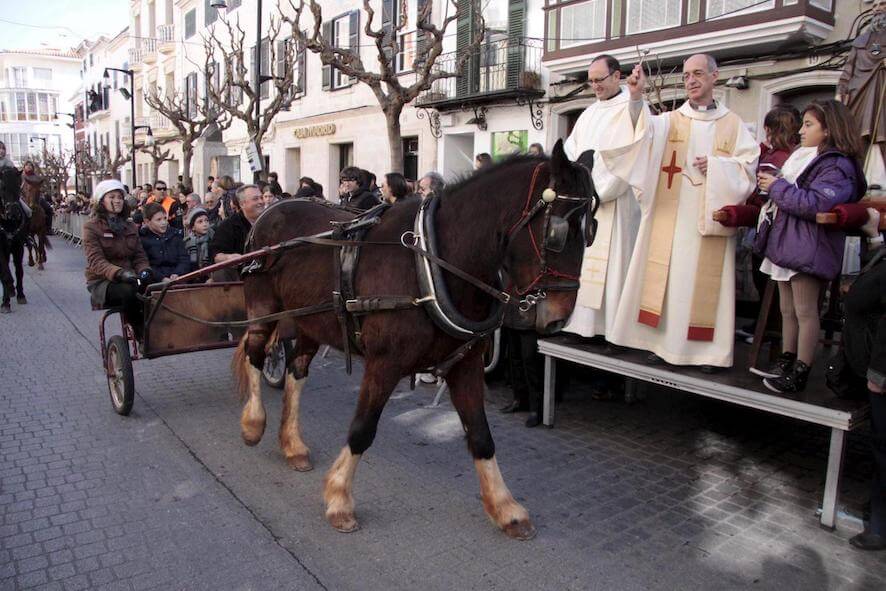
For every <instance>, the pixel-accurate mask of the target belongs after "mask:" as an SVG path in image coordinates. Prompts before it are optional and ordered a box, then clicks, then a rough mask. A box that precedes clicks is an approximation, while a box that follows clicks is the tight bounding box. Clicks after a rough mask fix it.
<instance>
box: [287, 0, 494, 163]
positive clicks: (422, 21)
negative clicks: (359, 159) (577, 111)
mask: <svg viewBox="0 0 886 591" xmlns="http://www.w3.org/2000/svg"><path fill="white" fill-rule="evenodd" d="M288 2H289V6H290V8H291V9H292V11H293V13H294V14H292V15H286V14H284V13H283V12H282V10H281V11H280V18H281V19H282V20H283V21H284V22H286V23H288V24H289V25H290V27H291V29H292V38H294V39H297V40H298V41H299V42H300V44H301V45H302V46H303V47H305V48H306V49H307V50H309V51H312V52H314V53H316V54H318V55H319V56H320V60H321V61H322V62H323V65H325V66H331V67H332V68H334V69H336V70H338V71H339V72H341V73H342V74H343V75H345V76H350V77H352V78H354V79H356V80H357V81H358V82H361V83H363V84H365V85H367V86H368V87H369V88H370V89H371V90H372V93H373V94H374V95H375V98H376V100H377V101H378V104H379V106H380V107H381V110H382V112H383V113H384V115H385V122H386V124H387V132H388V149H389V152H390V159H391V161H390V170H391V171H396V172H402V171H403V140H402V135H401V132H400V115H401V114H402V113H403V108H404V107H405V106H406V105H408V104H409V103H410V102H412V101H413V100H415V98H416V97H418V95H419V94H420V93H422V92H424V91H425V90H428V89H429V88H431V85H432V84H433V83H434V82H435V81H437V80H440V79H443V78H455V77H458V76H459V75H460V74H461V72H462V70H463V69H464V66H465V64H466V63H467V61H468V60H469V59H470V58H471V56H473V55H476V53H477V51H478V49H479V47H480V43H481V42H482V41H483V35H484V31H485V23H484V21H483V16H482V11H481V6H480V0H467V1H464V0H448V8H449V10H448V11H447V14H445V15H444V16H443V17H442V18H441V19H440V26H436V25H434V23H433V22H432V19H431V6H432V2H427V3H425V5H424V7H423V9H422V10H421V12H420V14H418V16H417V19H416V23H415V26H416V31H419V32H420V34H421V36H422V42H421V43H418V44H417V47H416V48H415V59H414V61H413V64H411V65H412V68H413V72H412V74H411V75H410V76H404V77H401V76H400V74H399V73H398V72H397V68H396V67H395V60H396V59H397V55H398V54H400V52H401V49H402V48H401V46H400V33H401V32H402V31H403V30H404V29H405V28H406V25H407V22H406V18H405V15H401V17H400V18H399V19H398V21H397V22H396V23H392V24H391V25H390V26H388V27H387V28H386V27H385V26H384V23H380V26H378V27H376V26H375V23H374V22H373V21H374V20H375V11H374V10H373V9H372V6H370V3H369V0H363V12H364V13H365V15H366V18H365V24H364V25H363V34H364V35H366V36H367V37H368V38H370V39H372V40H373V42H374V44H375V50H376V51H375V52H374V53H373V57H375V58H377V60H378V71H373V70H370V69H368V68H367V67H366V65H365V64H364V63H363V60H362V58H361V57H360V48H359V47H356V48H342V47H336V46H335V44H334V39H330V38H329V32H328V31H327V32H325V33H324V30H323V29H324V27H323V24H324V23H323V12H322V9H321V8H320V5H319V4H318V3H317V2H316V0H308V1H307V4H306V3H305V0H298V4H296V3H295V2H294V0H288ZM306 7H307V8H309V9H310V16H308V15H306V18H309V19H310V21H311V22H310V25H309V26H308V29H303V28H302V27H303V26H305V25H304V24H303V23H302V22H301V17H302V14H303V13H304V10H305V8H306ZM278 8H279V4H278ZM464 10H471V11H473V12H474V15H475V18H474V23H475V28H474V30H473V31H472V32H471V35H470V37H469V38H470V43H469V44H468V45H467V46H466V47H463V48H459V55H458V57H457V59H456V62H455V67H454V68H453V69H452V71H445V70H443V69H442V68H437V67H435V65H436V63H437V58H438V57H440V55H441V54H442V53H443V38H444V37H445V35H446V31H447V29H449V28H450V25H452V23H457V22H458V20H459V18H461V17H463V16H464V13H463V11H464Z"/></svg>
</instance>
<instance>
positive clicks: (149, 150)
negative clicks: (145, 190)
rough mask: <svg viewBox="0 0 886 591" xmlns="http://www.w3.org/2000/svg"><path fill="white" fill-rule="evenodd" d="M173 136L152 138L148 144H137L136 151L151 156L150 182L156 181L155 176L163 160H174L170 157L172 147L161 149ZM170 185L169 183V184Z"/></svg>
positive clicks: (158, 173)
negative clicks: (158, 138)
mask: <svg viewBox="0 0 886 591" xmlns="http://www.w3.org/2000/svg"><path fill="white" fill-rule="evenodd" d="M174 139H175V138H167V139H163V140H154V143H153V144H151V145H150V146H146V145H141V146H138V151H139V152H142V153H143V154H147V155H148V156H150V157H151V178H150V181H148V182H151V183H154V182H156V181H157V177H158V176H160V165H161V164H163V163H164V162H169V161H171V160H175V159H174V158H173V157H172V148H171V147H170V148H166V149H165V150H164V149H163V146H165V145H166V144H168V143H170V142H172V141H174ZM170 186H171V185H170Z"/></svg>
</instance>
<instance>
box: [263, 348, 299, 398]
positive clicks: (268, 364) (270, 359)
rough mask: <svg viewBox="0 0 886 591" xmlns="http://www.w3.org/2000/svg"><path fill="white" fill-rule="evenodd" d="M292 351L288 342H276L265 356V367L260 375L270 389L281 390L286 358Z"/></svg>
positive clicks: (284, 379) (284, 377)
mask: <svg viewBox="0 0 886 591" xmlns="http://www.w3.org/2000/svg"><path fill="white" fill-rule="evenodd" d="M290 350H292V344H291V343H290V342H289V341H278V342H277V344H276V345H274V347H273V348H272V349H271V350H270V351H268V354H267V356H265V366H264V368H262V372H261V375H262V377H263V378H264V380H265V383H266V384H267V385H269V386H270V387H271V388H282V387H283V384H284V383H285V382H286V357H287V356H288V354H289V351H290Z"/></svg>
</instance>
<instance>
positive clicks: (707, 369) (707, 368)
mask: <svg viewBox="0 0 886 591" xmlns="http://www.w3.org/2000/svg"><path fill="white" fill-rule="evenodd" d="M698 369H699V370H701V373H704V374H707V375H714V374H715V373H720V372H722V371H725V370H726V368H725V367H717V366H715V365H702V366H701V367H699V368H698Z"/></svg>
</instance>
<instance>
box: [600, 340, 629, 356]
mask: <svg viewBox="0 0 886 591" xmlns="http://www.w3.org/2000/svg"><path fill="white" fill-rule="evenodd" d="M625 351H627V347H622V346H621V345H613V344H612V343H606V348H605V349H603V355H619V354H621V353H624V352H625Z"/></svg>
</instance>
